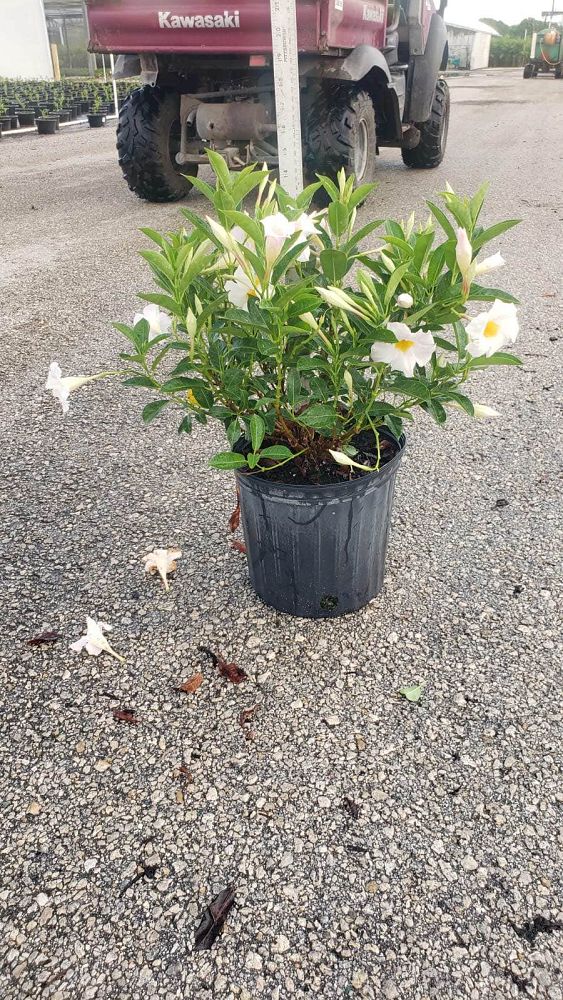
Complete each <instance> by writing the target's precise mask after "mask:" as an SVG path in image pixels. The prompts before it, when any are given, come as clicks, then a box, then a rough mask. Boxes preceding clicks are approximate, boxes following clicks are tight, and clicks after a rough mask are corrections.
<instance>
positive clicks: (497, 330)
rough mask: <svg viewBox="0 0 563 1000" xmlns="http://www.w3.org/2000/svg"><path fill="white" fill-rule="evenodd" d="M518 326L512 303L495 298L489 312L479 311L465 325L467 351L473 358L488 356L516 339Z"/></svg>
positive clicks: (515, 310)
mask: <svg viewBox="0 0 563 1000" xmlns="http://www.w3.org/2000/svg"><path fill="white" fill-rule="evenodd" d="M519 331H520V327H519V324H518V312H517V309H516V306H515V305H514V304H513V303H511V302H510V303H509V302H501V301H500V299H495V301H494V303H493V305H492V308H491V309H489V312H486V313H479V315H478V316H476V317H475V319H472V320H471V322H470V323H468V325H467V327H466V333H467V337H468V344H467V351H468V353H469V354H470V355H471V357H473V358H482V357H486V358H490V357H492V356H493V354H496V353H497V351H502V349H503V347H510V346H512V344H514V343H515V342H516V340H517V337H518V333H519Z"/></svg>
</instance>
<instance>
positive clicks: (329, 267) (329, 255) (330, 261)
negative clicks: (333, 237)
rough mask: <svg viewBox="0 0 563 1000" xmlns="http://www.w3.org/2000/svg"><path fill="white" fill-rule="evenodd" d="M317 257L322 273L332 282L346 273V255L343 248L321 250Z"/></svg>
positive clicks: (347, 264) (347, 266)
mask: <svg viewBox="0 0 563 1000" xmlns="http://www.w3.org/2000/svg"><path fill="white" fill-rule="evenodd" d="M319 259H320V262H321V267H322V269H323V272H324V274H325V275H326V277H327V278H328V280H329V281H330V282H331V283H332V284H334V283H335V282H337V281H340V280H341V278H343V277H344V276H345V275H346V274H347V273H348V269H349V266H350V265H349V262H348V255H347V254H345V253H344V251H343V250H332V249H330V250H322V251H321V254H320V257H319Z"/></svg>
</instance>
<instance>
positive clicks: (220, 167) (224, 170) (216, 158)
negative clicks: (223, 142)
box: [207, 149, 231, 191]
mask: <svg viewBox="0 0 563 1000" xmlns="http://www.w3.org/2000/svg"><path fill="white" fill-rule="evenodd" d="M207 156H208V157H209V162H210V164H211V166H212V168H213V173H214V174H215V176H216V177H217V181H218V185H217V186H219V184H220V185H221V186H222V187H224V188H226V190H227V191H228V190H229V188H230V186H231V175H230V173H229V168H228V166H227V164H226V163H225V160H224V157H222V156H221V155H220V154H219V153H216V152H215V151H214V150H212V149H208V150H207Z"/></svg>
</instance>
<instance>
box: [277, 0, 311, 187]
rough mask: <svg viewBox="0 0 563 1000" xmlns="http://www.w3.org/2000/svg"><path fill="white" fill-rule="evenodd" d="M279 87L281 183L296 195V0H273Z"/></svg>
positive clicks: (299, 166) (299, 180)
mask: <svg viewBox="0 0 563 1000" xmlns="http://www.w3.org/2000/svg"><path fill="white" fill-rule="evenodd" d="M270 11H271V17H272V50H273V56H274V85H275V88H276V121H277V127H278V149H279V158H280V180H281V183H282V186H283V187H284V188H285V189H286V191H287V192H288V193H289V194H290V195H291V196H292V197H293V198H295V197H297V195H298V194H300V193H301V191H302V190H303V145H302V141H301V94H300V91H299V50H298V47H297V11H296V5H295V0H270Z"/></svg>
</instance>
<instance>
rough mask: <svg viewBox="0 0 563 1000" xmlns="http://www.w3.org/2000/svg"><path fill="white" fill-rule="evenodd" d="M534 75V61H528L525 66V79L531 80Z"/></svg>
mask: <svg viewBox="0 0 563 1000" xmlns="http://www.w3.org/2000/svg"><path fill="white" fill-rule="evenodd" d="M533 75H534V67H533V65H532V63H526V65H525V66H524V79H525V80H529V79H530V77H532V76H533Z"/></svg>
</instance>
